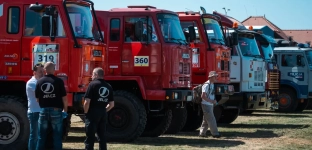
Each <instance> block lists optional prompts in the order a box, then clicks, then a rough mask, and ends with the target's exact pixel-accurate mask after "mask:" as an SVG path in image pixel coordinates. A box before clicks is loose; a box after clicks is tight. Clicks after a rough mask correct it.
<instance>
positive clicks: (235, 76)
mask: <svg viewBox="0 0 312 150" xmlns="http://www.w3.org/2000/svg"><path fill="white" fill-rule="evenodd" d="M240 70H241V59H240V56H239V53H238V46H233V47H232V49H231V61H230V81H231V82H236V83H237V82H240V77H241V74H240Z"/></svg>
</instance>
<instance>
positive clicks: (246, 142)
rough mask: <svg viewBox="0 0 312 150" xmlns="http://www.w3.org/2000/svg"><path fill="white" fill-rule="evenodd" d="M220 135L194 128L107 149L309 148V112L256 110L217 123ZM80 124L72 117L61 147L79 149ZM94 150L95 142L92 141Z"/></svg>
mask: <svg viewBox="0 0 312 150" xmlns="http://www.w3.org/2000/svg"><path fill="white" fill-rule="evenodd" d="M219 131H220V133H221V134H222V136H223V137H221V138H220V139H214V138H212V137H208V138H200V137H198V136H197V135H198V131H196V132H181V133H179V134H176V135H163V136H161V137H158V138H139V139H137V140H136V141H134V142H132V143H108V149H109V150H171V149H172V150H178V149H179V150H180V149H181V150H197V149H238V150H252V149H257V150H258V149H283V150H287V149H312V111H304V112H302V113H298V114H284V113H275V112H268V111H258V112H254V113H253V114H251V115H248V116H247V115H246V116H239V117H238V119H237V120H236V121H235V122H233V123H232V124H230V125H226V126H222V125H219ZM84 140H85V133H84V124H83V122H81V120H80V119H79V118H78V117H74V116H73V117H72V128H71V131H70V133H69V137H68V138H67V140H66V141H65V142H64V144H63V148H64V149H76V150H79V149H83V148H84V144H83V141H84ZM94 148H95V149H98V144H97V143H96V144H95V147H94Z"/></svg>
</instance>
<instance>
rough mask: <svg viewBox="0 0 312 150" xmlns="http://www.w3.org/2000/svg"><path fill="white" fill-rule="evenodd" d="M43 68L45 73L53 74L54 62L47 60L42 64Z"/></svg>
mask: <svg viewBox="0 0 312 150" xmlns="http://www.w3.org/2000/svg"><path fill="white" fill-rule="evenodd" d="M43 69H44V70H45V71H46V72H47V74H54V71H55V64H54V63H53V62H47V63H45V64H44V67H43Z"/></svg>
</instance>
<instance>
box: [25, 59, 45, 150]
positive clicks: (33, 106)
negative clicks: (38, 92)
mask: <svg viewBox="0 0 312 150" xmlns="http://www.w3.org/2000/svg"><path fill="white" fill-rule="evenodd" d="M33 75H34V76H32V77H31V79H30V80H28V81H27V83H26V94H27V99H28V110H27V116H28V120H29V123H30V135H29V141H28V150H35V149H36V145H37V140H38V118H39V112H40V106H39V104H38V102H37V101H36V96H35V88H36V84H37V80H39V79H40V78H41V77H42V76H43V65H42V64H36V65H35V66H34V68H33Z"/></svg>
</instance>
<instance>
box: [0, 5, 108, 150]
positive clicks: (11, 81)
mask: <svg viewBox="0 0 312 150" xmlns="http://www.w3.org/2000/svg"><path fill="white" fill-rule="evenodd" d="M90 7H91V8H92V10H90ZM50 20H51V21H50ZM0 22H3V23H2V24H0V57H1V59H0V68H1V69H0V89H1V90H0V149H10V150H21V149H26V147H27V143H28V137H29V121H28V118H27V96H26V90H25V87H26V82H27V81H28V80H29V79H30V78H31V76H32V75H33V71H32V68H33V66H34V65H35V64H37V63H42V64H44V63H45V62H47V61H52V62H54V63H55V64H56V68H55V69H56V74H55V75H56V76H58V77H60V78H62V79H63V81H64V84H65V87H66V91H67V98H68V106H69V108H68V117H67V119H65V120H64V130H63V131H64V137H66V136H67V133H68V130H69V127H70V119H71V114H83V111H82V107H81V105H82V104H81V100H82V97H83V95H84V92H85V90H86V88H87V86H88V84H89V81H90V80H91V76H92V69H93V68H95V67H98V66H103V62H104V57H103V51H104V46H105V45H104V43H103V37H102V34H101V33H100V32H99V31H101V30H100V27H99V24H98V22H97V19H96V17H95V12H94V9H93V2H91V1H89V0H49V1H43V0H23V1H12V0H2V1H1V2H0ZM91 29H93V30H91ZM50 133H51V132H50ZM51 137H52V136H51V135H49V136H48V138H51ZM51 143H52V140H51V139H47V143H46V145H50V144H51Z"/></svg>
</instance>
